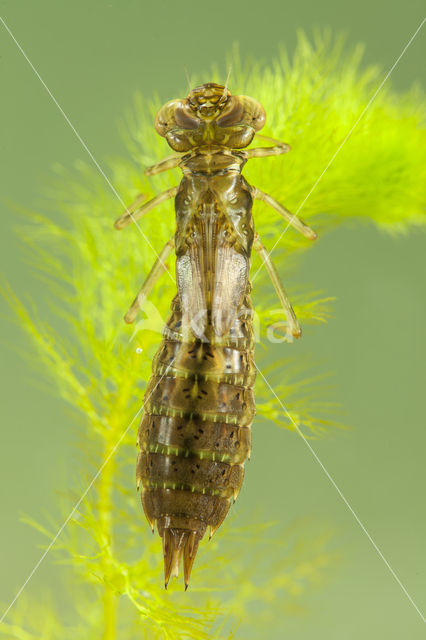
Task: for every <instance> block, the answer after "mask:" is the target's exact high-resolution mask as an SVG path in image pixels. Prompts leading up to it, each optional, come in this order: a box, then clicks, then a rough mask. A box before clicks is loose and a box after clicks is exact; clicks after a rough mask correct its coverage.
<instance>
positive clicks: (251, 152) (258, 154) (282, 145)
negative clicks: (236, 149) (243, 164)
mask: <svg viewBox="0 0 426 640" xmlns="http://www.w3.org/2000/svg"><path fill="white" fill-rule="evenodd" d="M256 136H257V137H258V138H262V140H267V141H268V142H272V143H273V146H272V147H257V148H256V149H248V150H247V151H246V153H247V159H248V160H250V159H251V158H267V157H268V156H281V155H282V154H283V153H288V152H289V151H291V147H290V145H289V144H287V143H286V142H280V141H279V140H275V138H269V137H268V136H264V135H262V134H260V133H257V134H256Z"/></svg>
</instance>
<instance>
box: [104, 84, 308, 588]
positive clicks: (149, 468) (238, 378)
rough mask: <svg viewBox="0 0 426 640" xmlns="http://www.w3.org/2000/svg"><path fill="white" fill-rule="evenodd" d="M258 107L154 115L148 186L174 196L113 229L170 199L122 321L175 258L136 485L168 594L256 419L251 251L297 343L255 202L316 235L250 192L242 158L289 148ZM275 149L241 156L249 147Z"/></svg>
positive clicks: (237, 104)
mask: <svg viewBox="0 0 426 640" xmlns="http://www.w3.org/2000/svg"><path fill="white" fill-rule="evenodd" d="M264 122H265V112H264V109H263V107H262V106H261V105H260V104H259V103H258V102H257V101H256V100H254V99H253V98H250V97H248V96H234V95H231V93H230V92H229V91H228V89H227V88H226V87H225V86H221V85H218V84H215V83H212V82H209V83H207V84H203V85H202V86H199V87H197V88H195V89H193V90H192V91H190V93H189V94H188V96H187V98H186V99H182V100H172V101H170V102H168V103H167V104H165V105H164V106H163V107H162V108H161V109H160V111H159V112H158V114H157V117H156V120H155V128H156V130H157V133H159V134H160V135H161V136H163V137H164V138H166V140H167V142H168V144H169V146H170V147H171V148H172V149H173V150H174V151H175V152H178V155H174V156H172V157H169V158H166V159H165V160H162V161H161V162H159V163H158V164H155V165H153V166H152V167H148V168H147V169H146V171H145V173H146V174H147V175H149V176H152V175H154V174H157V173H160V172H161V171H166V170H168V169H172V168H175V167H180V168H181V169H182V172H183V178H182V181H181V182H180V184H179V185H178V186H176V187H172V188H170V189H168V190H167V191H164V192H163V193H160V194H159V195H157V196H155V197H154V198H153V199H152V200H150V201H149V202H146V203H144V204H141V198H138V199H137V200H136V201H135V203H134V204H133V205H131V207H129V209H128V210H127V211H126V213H124V214H123V215H122V216H121V217H120V218H119V219H118V220H117V221H116V223H115V227H116V228H117V229H122V228H123V227H125V226H126V225H127V224H129V223H130V222H132V221H135V220H137V219H138V218H140V217H141V216H142V215H144V214H145V213H147V212H148V211H150V210H151V209H153V208H154V207H155V206H156V205H158V204H160V203H161V202H163V201H165V200H167V199H168V198H172V197H175V210H176V233H175V235H174V238H172V239H170V241H169V242H168V243H167V244H166V245H165V247H164V248H163V249H162V251H161V253H160V255H159V256H158V259H157V261H156V262H155V264H154V266H153V268H152V270H151V272H150V274H149V275H148V277H147V279H146V281H145V283H144V284H143V286H142V288H141V290H140V292H139V293H138V295H137V297H136V299H135V301H134V302H133V304H132V306H131V307H130V309H129V311H128V313H127V315H126V316H125V319H126V321H127V322H133V320H134V319H135V317H136V314H137V311H138V309H139V308H140V306H141V305H142V304H143V300H144V299H145V298H146V296H148V295H149V293H150V291H151V290H152V288H153V286H154V284H155V282H156V280H157V279H158V278H159V276H160V275H161V274H162V273H163V272H164V263H165V261H166V260H167V258H168V256H169V255H170V253H171V252H172V251H173V249H174V250H175V252H176V280H177V295H176V296H175V298H174V299H173V302H172V310H171V315H170V318H169V320H168V322H167V324H166V327H165V329H164V331H163V339H162V342H161V345H160V348H159V350H158V352H157V354H156V356H155V358H154V361H153V374H152V377H151V380H150V382H149V384H148V387H147V390H146V393H145V404H144V415H143V418H142V422H141V425H140V428H139V433H138V444H139V448H140V453H139V456H138V462H137V483H138V487H139V486H140V485H141V487H142V492H141V497H142V505H143V508H144V511H145V514H146V517H147V519H148V521H149V523H150V525H151V527H152V529H153V530H154V526H155V524H156V525H157V529H158V533H159V535H160V536H161V538H162V541H163V551H164V572H165V586H166V587H167V584H168V582H169V579H170V576H171V575H175V576H177V575H178V573H179V566H180V562H181V557H183V570H184V580H185V589H186V588H187V586H188V582H189V576H190V573H191V568H192V565H193V562H194V558H195V555H196V552H197V549H198V544H199V542H200V540H201V539H202V538H203V536H204V534H205V532H206V529H207V528H208V527H209V529H210V537H211V535H212V534H213V532H214V531H215V530H216V529H217V528H218V527H219V526H220V525H221V523H222V522H223V520H224V518H225V517H226V514H227V513H228V510H229V507H230V504H231V501H235V499H236V497H237V495H238V492H239V491H240V488H241V485H242V482H243V476H244V462H245V460H246V459H247V457H248V455H249V453H250V447H251V423H252V421H253V417H254V414H255V402H254V395H253V385H254V381H255V375H256V367H255V364H254V359H253V351H254V335H253V327H252V313H253V308H252V304H251V301H250V291H251V284H250V280H249V268H250V255H251V250H252V247H253V248H254V249H255V251H257V252H258V253H259V255H260V257H261V258H262V260H263V261H264V264H265V266H266V268H267V271H268V273H269V275H270V277H271V279H272V282H273V284H274V287H275V290H276V292H277V294H278V297H279V299H280V302H281V304H282V307H283V310H284V313H285V315H286V321H287V330H288V332H289V334H291V335H292V336H294V337H299V336H300V334H301V331H300V328H299V325H298V322H297V319H296V317H295V315H294V312H293V309H292V307H291V304H290V302H289V300H288V298H287V295H286V292H285V290H284V288H283V286H282V284H281V282H280V279H279V276H278V273H277V271H276V269H275V267H274V265H273V263H272V262H271V260H270V257H269V255H268V252H267V251H266V249H265V247H264V246H263V244H262V242H261V240H260V238H259V236H258V235H257V234H256V232H255V230H254V225H253V218H252V204H253V200H254V199H258V200H263V201H264V202H266V203H268V204H269V205H271V206H272V207H273V208H274V209H275V210H276V211H277V212H278V213H279V214H281V216H282V217H283V218H284V219H285V220H287V222H289V223H290V224H291V225H292V226H293V227H295V228H296V229H298V230H299V231H300V232H302V233H303V234H304V235H305V236H306V237H307V238H311V239H313V238H315V237H316V234H315V232H314V231H313V230H312V229H310V228H309V227H308V226H306V225H305V224H304V223H303V222H302V221H301V220H300V219H298V218H295V217H293V216H292V214H291V213H290V212H289V211H288V210H287V209H286V208H285V207H283V206H282V205H281V204H280V203H279V202H277V201H276V200H274V198H272V196H270V195H268V194H267V193H264V192H263V191H261V190H260V189H258V188H257V187H253V186H251V185H249V184H248V183H247V181H246V180H245V179H244V177H243V176H242V175H241V171H242V169H243V167H244V165H245V163H246V161H247V160H248V159H250V158H262V157H267V156H275V155H280V154H283V153H286V152H287V151H289V149H290V147H289V146H288V145H287V144H285V143H282V142H278V141H277V140H274V139H272V138H268V137H266V136H260V134H258V131H259V130H260V129H261V128H262V127H263V125H264ZM255 135H256V136H257V137H260V138H263V139H264V140H266V141H267V142H268V143H270V144H271V146H266V147H256V148H252V149H248V150H244V148H245V147H247V146H248V145H249V144H250V143H251V142H252V140H253V138H254V136H255Z"/></svg>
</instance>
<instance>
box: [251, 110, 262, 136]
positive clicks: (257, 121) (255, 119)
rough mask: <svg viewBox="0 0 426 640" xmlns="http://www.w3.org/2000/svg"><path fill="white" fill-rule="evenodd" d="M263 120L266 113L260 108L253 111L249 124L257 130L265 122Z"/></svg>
mask: <svg viewBox="0 0 426 640" xmlns="http://www.w3.org/2000/svg"><path fill="white" fill-rule="evenodd" d="M265 120H266V114H265V111H264V110H263V108H261V110H259V111H258V112H257V113H253V115H252V118H251V121H252V125H251V126H252V127H253V129H255V130H256V131H259V129H261V128H262V127H263V125H264V124H265Z"/></svg>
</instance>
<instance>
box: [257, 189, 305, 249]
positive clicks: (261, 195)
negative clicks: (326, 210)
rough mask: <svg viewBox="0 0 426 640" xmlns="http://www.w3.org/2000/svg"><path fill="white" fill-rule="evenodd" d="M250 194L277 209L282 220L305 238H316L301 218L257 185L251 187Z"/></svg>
mask: <svg viewBox="0 0 426 640" xmlns="http://www.w3.org/2000/svg"><path fill="white" fill-rule="evenodd" d="M252 196H253V198H256V200H262V202H266V204H269V206H271V207H272V208H273V209H275V211H278V213H279V214H280V215H281V216H282V217H283V218H284V220H287V222H288V223H289V224H290V225H291V226H292V227H294V228H295V229H297V231H300V233H302V234H303V235H304V236H305V237H306V238H309V239H310V240H315V238H317V234H316V232H315V231H314V230H313V229H311V228H310V227H308V225H307V224H305V223H304V222H303V220H301V219H300V218H298V217H297V216H295V215H293V214H292V213H291V211H289V210H288V209H286V208H285V207H283V205H282V204H280V203H279V202H278V201H277V200H275V198H273V197H272V196H270V195H269V194H268V193H265V192H264V191H261V190H260V189H258V188H257V187H252Z"/></svg>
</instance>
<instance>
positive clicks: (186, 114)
mask: <svg viewBox="0 0 426 640" xmlns="http://www.w3.org/2000/svg"><path fill="white" fill-rule="evenodd" d="M174 116H175V122H176V125H177V126H178V127H181V128H182V129H198V127H199V125H200V120H199V119H198V118H196V117H195V116H194V114H193V112H192V111H191V110H190V109H189V105H183V104H182V105H180V106H178V107H176V109H175V113H174Z"/></svg>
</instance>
